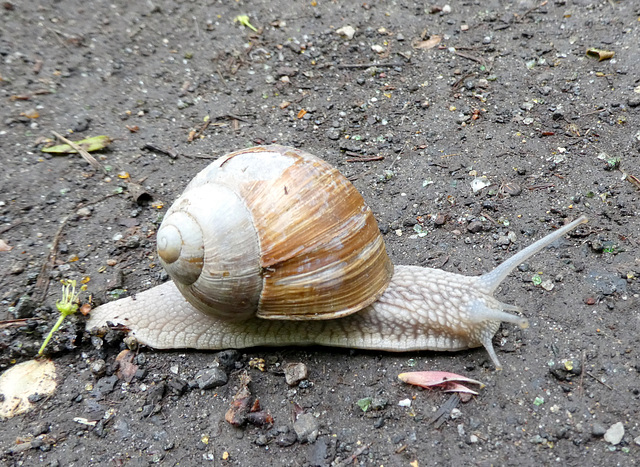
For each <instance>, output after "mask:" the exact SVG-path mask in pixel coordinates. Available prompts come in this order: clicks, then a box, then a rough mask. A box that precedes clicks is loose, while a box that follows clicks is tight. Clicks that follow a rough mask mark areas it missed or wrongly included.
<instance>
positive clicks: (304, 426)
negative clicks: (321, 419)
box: [293, 413, 318, 443]
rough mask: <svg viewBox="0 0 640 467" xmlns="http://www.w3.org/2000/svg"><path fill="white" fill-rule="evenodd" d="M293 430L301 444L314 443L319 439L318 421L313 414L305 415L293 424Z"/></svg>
mask: <svg viewBox="0 0 640 467" xmlns="http://www.w3.org/2000/svg"><path fill="white" fill-rule="evenodd" d="M293 430H294V431H295V432H296V435H297V437H298V441H300V442H301V443H314V442H315V441H316V439H317V438H318V420H317V419H316V417H314V416H313V414H310V413H303V414H302V415H300V416H299V417H298V419H297V420H296V421H295V423H294V424H293Z"/></svg>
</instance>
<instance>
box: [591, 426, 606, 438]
mask: <svg viewBox="0 0 640 467" xmlns="http://www.w3.org/2000/svg"><path fill="white" fill-rule="evenodd" d="M606 432H607V429H606V428H605V427H604V426H602V425H601V424H599V423H594V424H593V427H592V428H591V434H592V435H593V436H597V437H600V436H604V434H605V433H606Z"/></svg>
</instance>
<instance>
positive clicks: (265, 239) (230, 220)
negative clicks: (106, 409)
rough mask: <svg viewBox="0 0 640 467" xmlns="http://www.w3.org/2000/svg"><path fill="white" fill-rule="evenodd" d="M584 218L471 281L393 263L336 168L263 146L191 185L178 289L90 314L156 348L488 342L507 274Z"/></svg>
mask: <svg viewBox="0 0 640 467" xmlns="http://www.w3.org/2000/svg"><path fill="white" fill-rule="evenodd" d="M584 222H587V219H586V218H585V217H584V216H583V217H580V218H579V219H577V220H575V221H573V222H571V223H569V224H567V225H565V226H563V227H561V228H559V229H557V230H556V231H554V232H552V233H550V234H548V235H547V236H546V237H544V238H542V239H540V240H538V241H537V242H535V243H533V244H532V245H530V246H529V247H527V248H525V249H524V250H522V251H520V252H519V253H517V254H515V255H514V256H512V257H511V258H509V259H507V260H506V261H504V262H503V263H502V264H500V265H499V266H498V267H496V268H495V269H494V270H493V271H491V272H488V273H486V274H483V275H480V276H475V277H470V276H463V275H460V274H455V273H451V272H447V271H443V270H439V269H431V268H424V267H417V266H395V267H394V266H393V264H392V263H391V260H390V259H389V257H388V255H387V253H386V249H385V244H384V241H383V239H382V236H381V234H380V231H379V229H378V226H377V223H376V221H375V218H374V217H373V214H372V212H371V209H370V208H369V207H368V206H367V205H366V204H365V203H364V200H363V199H362V196H361V195H360V194H359V193H358V191H357V190H356V189H355V187H354V186H353V185H352V184H351V183H350V182H349V181H348V180H347V179H346V178H345V177H344V176H343V175H341V174H340V172H338V170H337V169H336V168H334V167H333V166H331V165H330V164H328V163H327V162H325V161H323V160H321V159H319V158H317V157H315V156H312V155H311V154H308V153H306V152H303V151H301V150H298V149H293V148H288V147H284V146H264V147H254V148H250V149H244V150H240V151H237V152H233V153H231V154H228V155H226V156H223V157H221V158H220V159H218V160H216V161H215V162H213V163H212V164H211V165H209V166H208V167H206V168H205V169H204V170H202V171H201V172H200V173H199V174H198V175H196V177H195V178H194V179H193V180H192V181H191V182H190V183H189V184H188V186H187V187H186V189H185V191H184V192H183V194H182V195H181V196H180V197H179V198H178V199H177V200H176V201H175V203H174V204H173V205H172V206H171V208H170V209H169V210H168V211H167V213H166V215H165V217H164V220H163V222H162V224H161V226H160V228H159V229H158V233H157V248H158V256H159V258H160V262H161V263H162V265H163V266H164V268H165V269H166V271H167V272H168V274H169V276H170V277H171V278H172V279H173V280H172V281H168V282H165V283H163V284H161V285H158V286H156V287H154V288H152V289H149V290H147V291H145V292H142V293H138V294H136V295H135V296H132V297H128V298H124V299H120V300H116V301H113V302H109V303H106V304H104V305H101V306H99V307H97V308H96V309H94V310H93V311H92V312H91V315H90V317H89V320H88V322H87V328H88V329H92V328H99V327H104V326H106V325H107V324H109V323H110V324H113V325H121V326H124V327H125V328H127V329H128V330H129V331H130V334H131V335H133V336H134V337H135V338H136V339H137V340H138V342H140V343H142V344H146V345H148V346H150V347H154V348H157V349H171V348H195V349H225V348H246V347H254V346H288V345H291V346H293V345H299V346H302V345H325V346H336V347H349V348H360V349H377V350H383V351H416V350H435V351H458V350H464V349H469V348H474V347H480V346H484V348H485V349H486V350H487V351H488V352H489V356H490V357H491V360H492V361H493V363H494V365H495V367H496V368H500V367H501V366H500V361H499V360H498V357H497V355H496V352H495V350H494V348H493V345H492V338H493V336H494V335H495V333H496V332H497V330H498V328H499V327H500V324H501V322H503V321H504V322H509V323H515V324H517V325H519V326H521V327H523V328H525V327H527V325H528V321H527V319H526V318H523V317H521V316H517V315H513V314H511V313H507V312H520V311H521V310H520V308H519V307H517V306H513V305H508V304H504V303H501V302H500V301H498V300H497V299H495V298H494V297H493V292H494V291H495V290H496V288H497V287H498V286H499V284H500V283H501V282H502V281H503V280H504V279H505V278H506V276H507V275H508V274H509V272H510V271H511V270H512V269H513V268H514V267H516V266H517V265H518V264H520V263H522V262H523V261H525V260H526V259H527V258H529V257H530V256H531V255H533V254H535V253H537V252H538V251H540V250H542V249H543V248H544V247H546V246H547V245H549V244H551V243H552V242H554V241H556V240H558V239H559V238H561V237H562V236H564V235H565V234H566V233H567V232H569V231H570V230H572V229H574V228H575V227H576V226H578V225H579V224H581V223H584Z"/></svg>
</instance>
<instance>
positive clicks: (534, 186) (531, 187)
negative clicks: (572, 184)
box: [527, 183, 555, 191]
mask: <svg viewBox="0 0 640 467" xmlns="http://www.w3.org/2000/svg"><path fill="white" fill-rule="evenodd" d="M554 187H555V185H554V184H553V183H550V184H548V185H532V186H528V187H527V189H529V190H531V191H533V190H543V189H545V188H554Z"/></svg>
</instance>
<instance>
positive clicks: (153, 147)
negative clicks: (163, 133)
mask: <svg viewBox="0 0 640 467" xmlns="http://www.w3.org/2000/svg"><path fill="white" fill-rule="evenodd" d="M142 149H146V150H148V151H154V152H159V153H161V154H166V155H167V156H169V157H170V158H171V159H177V158H178V155H177V154H176V153H175V152H173V151H172V150H171V149H164V148H161V147H159V146H156V145H155V144H151V143H146V144H145V145H144V146H142Z"/></svg>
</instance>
